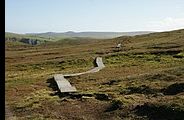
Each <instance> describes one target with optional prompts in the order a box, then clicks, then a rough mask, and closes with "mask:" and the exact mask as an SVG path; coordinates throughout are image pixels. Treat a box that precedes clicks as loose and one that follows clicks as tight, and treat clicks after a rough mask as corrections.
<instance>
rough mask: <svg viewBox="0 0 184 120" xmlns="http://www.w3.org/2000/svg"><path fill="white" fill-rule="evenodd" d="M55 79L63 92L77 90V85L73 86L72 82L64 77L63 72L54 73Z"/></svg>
mask: <svg viewBox="0 0 184 120" xmlns="http://www.w3.org/2000/svg"><path fill="white" fill-rule="evenodd" d="M54 79H55V81H56V83H57V85H58V88H59V90H60V91H61V92H75V91H77V90H76V88H75V87H73V86H72V85H71V84H70V82H69V81H68V80H67V79H65V78H64V76H63V75H62V74H56V75H54Z"/></svg>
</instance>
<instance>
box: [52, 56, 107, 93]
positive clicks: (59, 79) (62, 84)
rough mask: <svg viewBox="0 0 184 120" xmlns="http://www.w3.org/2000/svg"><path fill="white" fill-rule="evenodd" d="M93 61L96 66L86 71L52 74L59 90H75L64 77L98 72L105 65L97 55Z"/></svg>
mask: <svg viewBox="0 0 184 120" xmlns="http://www.w3.org/2000/svg"><path fill="white" fill-rule="evenodd" d="M95 62H96V65H97V67H94V68H93V69H91V70H88V71H86V72H81V73H74V74H65V75H63V74H56V75H54V79H55V81H56V83H57V85H58V88H59V90H60V91H61V92H75V91H77V90H76V88H75V87H74V86H72V85H71V84H70V83H69V81H68V80H67V79H65V78H64V77H70V76H78V75H83V74H87V73H95V72H98V71H100V70H101V69H103V68H104V67H105V65H104V64H103V61H102V58H101V57H97V58H96V61H95Z"/></svg>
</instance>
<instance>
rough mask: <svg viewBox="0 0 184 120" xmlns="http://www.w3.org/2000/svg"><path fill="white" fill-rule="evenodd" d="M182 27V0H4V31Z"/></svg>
mask: <svg viewBox="0 0 184 120" xmlns="http://www.w3.org/2000/svg"><path fill="white" fill-rule="evenodd" d="M183 28H184V0H5V31H6V32H14V33H41V32H67V31H75V32H84V31H99V32H112V31H113V32H129V31H170V30H176V29H183Z"/></svg>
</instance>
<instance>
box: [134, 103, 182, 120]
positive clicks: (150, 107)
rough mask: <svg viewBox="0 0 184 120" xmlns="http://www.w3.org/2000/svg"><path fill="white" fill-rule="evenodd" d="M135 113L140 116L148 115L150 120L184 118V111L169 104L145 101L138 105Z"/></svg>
mask: <svg viewBox="0 0 184 120" xmlns="http://www.w3.org/2000/svg"><path fill="white" fill-rule="evenodd" d="M135 113H136V114H137V115H138V116H147V117H148V118H149V119H150V120H183V118H184V111H183V110H181V109H175V108H173V107H171V106H169V105H168V106H167V105H156V104H151V103H145V104H144V105H141V106H137V107H136V108H135Z"/></svg>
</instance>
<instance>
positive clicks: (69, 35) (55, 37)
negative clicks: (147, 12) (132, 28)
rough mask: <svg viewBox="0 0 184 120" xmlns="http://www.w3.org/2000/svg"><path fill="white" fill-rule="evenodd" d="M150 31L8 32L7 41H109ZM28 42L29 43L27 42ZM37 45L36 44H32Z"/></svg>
mask: <svg viewBox="0 0 184 120" xmlns="http://www.w3.org/2000/svg"><path fill="white" fill-rule="evenodd" d="M148 33H150V32H148V31H140V32H72V31H69V32H64V33H55V32H47V33H29V34H15V33H10V32H6V33H5V40H8V41H18V42H23V43H28V44H29V43H31V42H30V41H29V40H32V41H36V40H37V41H39V43H45V42H48V41H59V40H64V39H76V38H81V39H84V38H91V39H109V38H115V37H119V36H134V35H141V34H148ZM25 41H27V42H25ZM32 45H35V44H32Z"/></svg>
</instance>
